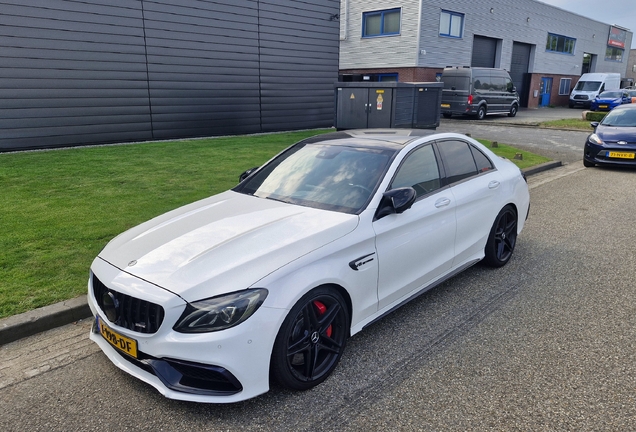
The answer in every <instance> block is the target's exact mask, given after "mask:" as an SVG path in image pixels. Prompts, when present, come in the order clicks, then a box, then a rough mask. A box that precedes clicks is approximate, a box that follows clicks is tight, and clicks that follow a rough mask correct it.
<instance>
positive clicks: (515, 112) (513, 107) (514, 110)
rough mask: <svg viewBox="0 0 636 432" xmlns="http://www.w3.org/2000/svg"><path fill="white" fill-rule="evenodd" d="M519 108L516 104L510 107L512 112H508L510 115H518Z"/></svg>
mask: <svg viewBox="0 0 636 432" xmlns="http://www.w3.org/2000/svg"><path fill="white" fill-rule="evenodd" d="M518 110H519V107H518V106H517V105H516V104H514V105H512V106H511V107H510V112H509V113H508V117H514V116H516V115H517V111H518Z"/></svg>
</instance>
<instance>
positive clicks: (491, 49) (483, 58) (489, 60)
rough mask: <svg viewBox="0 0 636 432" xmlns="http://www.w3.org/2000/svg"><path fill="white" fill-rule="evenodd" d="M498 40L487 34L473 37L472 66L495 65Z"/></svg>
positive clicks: (490, 66)
mask: <svg viewBox="0 0 636 432" xmlns="http://www.w3.org/2000/svg"><path fill="white" fill-rule="evenodd" d="M497 41H498V39H493V38H489V37H485V36H474V37H473V55H472V58H471V60H470V65H471V66H472V67H489V68H494V67H495V60H496V58H497Z"/></svg>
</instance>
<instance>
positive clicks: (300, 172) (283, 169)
mask: <svg viewBox="0 0 636 432" xmlns="http://www.w3.org/2000/svg"><path fill="white" fill-rule="evenodd" d="M529 201H530V199H529V194H528V186H527V183H526V181H525V178H524V176H523V175H522V173H521V171H520V170H519V169H518V168H517V167H516V166H515V165H514V164H513V163H512V162H510V161H508V160H506V159H502V158H500V157H498V156H496V155H495V154H493V153H492V152H491V151H490V150H488V149H487V148H485V147H484V146H482V145H481V144H480V143H478V142H476V141H475V140H473V139H471V138H469V137H467V136H464V135H460V134H452V133H443V134H436V133H434V132H432V131H421V130H419V131H418V130H359V131H347V132H334V133H331V134H326V135H319V136H316V137H312V138H309V139H306V140H303V141H301V142H299V143H297V144H295V145H293V146H291V147H289V148H288V149H286V150H284V151H283V152H281V153H280V154H279V155H277V156H275V157H274V158H273V159H271V160H270V161H269V162H267V163H266V164H265V165H263V166H262V167H260V168H255V169H252V170H248V171H246V172H245V173H244V174H243V175H242V176H241V181H240V183H239V184H238V186H236V187H235V188H234V189H232V190H229V191H227V192H223V193H221V194H219V195H215V196H212V197H209V198H206V199H203V200H201V201H198V202H195V203H192V204H189V205H186V206H185V207H181V208H178V209H176V210H173V211H171V212H169V213H166V214H164V215H162V216H159V217H156V218H154V219H152V220H150V221H148V222H146V223H143V224H141V225H139V226H137V227H135V228H132V229H131V230H129V231H126V232H124V233H123V234H121V235H119V236H118V237H116V238H115V239H113V240H112V241H111V242H110V243H108V245H107V246H106V247H105V248H104V249H103V250H102V251H101V252H100V254H99V256H98V257H97V258H95V260H94V261H93V264H92V266H91V274H90V278H89V281H88V299H89V304H90V307H91V309H92V311H93V314H94V315H95V321H94V325H93V329H92V331H91V335H90V337H91V339H92V340H93V341H95V342H96V343H97V344H98V345H99V346H100V348H101V349H102V350H103V352H104V353H105V354H106V355H107V356H108V358H109V359H110V360H111V361H112V362H113V363H114V364H115V365H116V366H117V367H119V368H121V369H123V370H124V371H126V372H128V373H129V374H131V375H133V376H135V377H137V378H139V379H141V380H143V381H145V382H147V383H149V384H150V385H152V386H154V387H155V388H156V389H157V390H158V391H159V392H161V393H162V394H163V395H165V396H166V397H168V398H172V399H180V400H186V401H196V402H213V403H223V402H236V401H241V400H244V399H248V398H252V397H254V396H257V395H259V394H262V393H264V392H267V391H268V390H269V388H270V380H276V381H277V382H278V383H279V384H280V385H282V386H284V387H286V388H290V389H296V390H304V389H309V388H311V387H313V386H316V385H318V384H320V383H321V382H323V381H324V380H325V379H326V378H327V377H328V376H329V375H330V374H331V372H332V371H333V370H334V368H335V367H336V366H337V364H338V361H339V360H340V357H341V356H342V355H343V354H344V353H345V345H346V342H347V338H348V337H349V336H351V335H354V334H356V333H358V332H359V331H361V330H363V329H364V328H365V327H366V326H368V325H369V324H371V323H372V322H374V321H376V320H378V319H380V318H381V317H382V316H384V315H385V314H387V313H389V312H391V311H392V310H394V309H395V308H397V307H398V306H400V305H402V304H404V303H405V302H407V301H409V300H410V299H412V298H414V297H416V296H417V295H419V294H421V293H422V292H424V291H426V290H429V289H431V288H433V287H434V286H436V285H438V284H440V283H442V282H443V281H445V280H447V279H449V278H450V277H452V276H453V275H455V274H457V273H458V272H460V271H462V270H464V269H466V268H468V267H470V266H472V265H473V264H475V263H477V262H479V261H483V262H484V263H485V264H486V265H489V266H494V267H500V266H503V265H505V264H506V263H507V262H508V261H509V260H510V258H511V256H512V253H513V251H514V248H515V243H516V241H517V236H518V235H519V233H520V232H521V230H522V228H523V226H524V222H525V220H526V218H527V216H528V210H529Z"/></svg>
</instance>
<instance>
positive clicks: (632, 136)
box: [596, 125, 636, 144]
mask: <svg viewBox="0 0 636 432" xmlns="http://www.w3.org/2000/svg"><path fill="white" fill-rule="evenodd" d="M596 135H598V137H599V138H600V139H602V140H603V141H604V142H608V143H612V142H616V141H626V142H628V143H630V144H635V143H636V127H615V126H603V125H599V126H598V127H597V128H596Z"/></svg>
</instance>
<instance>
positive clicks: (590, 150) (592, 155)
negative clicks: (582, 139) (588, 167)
mask: <svg viewBox="0 0 636 432" xmlns="http://www.w3.org/2000/svg"><path fill="white" fill-rule="evenodd" d="M610 152H619V153H633V154H635V155H636V148H634V146H629V147H625V146H618V145H615V146H612V145H598V144H594V143H591V142H589V141H587V142H586V143H585V147H584V148H583V158H584V159H585V160H586V161H588V162H591V163H594V164H599V165H613V166H636V157H635V158H634V159H626V158H616V157H610Z"/></svg>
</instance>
